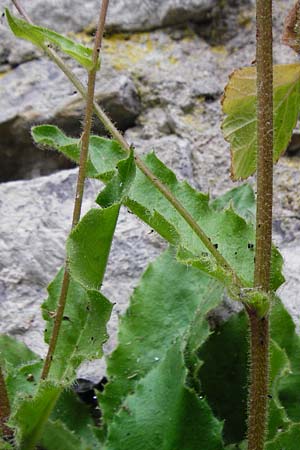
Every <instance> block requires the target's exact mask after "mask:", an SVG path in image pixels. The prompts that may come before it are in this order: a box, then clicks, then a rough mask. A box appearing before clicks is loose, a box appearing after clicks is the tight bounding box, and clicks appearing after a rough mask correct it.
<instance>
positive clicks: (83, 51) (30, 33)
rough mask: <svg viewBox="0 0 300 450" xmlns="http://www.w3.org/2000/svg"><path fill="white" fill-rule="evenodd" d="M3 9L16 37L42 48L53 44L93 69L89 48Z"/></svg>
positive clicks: (91, 53) (84, 65)
mask: <svg viewBox="0 0 300 450" xmlns="http://www.w3.org/2000/svg"><path fill="white" fill-rule="evenodd" d="M5 11H6V18H7V22H8V24H9V26H10V29H11V30H12V32H13V33H14V35H15V36H17V37H18V38H21V39H25V40H27V41H30V42H32V43H33V44H34V45H36V46H37V47H39V48H42V49H43V48H44V47H45V46H47V45H49V44H53V45H54V46H55V47H57V48H59V49H60V50H61V51H62V52H63V53H65V54H67V55H69V56H71V57H72V58H74V59H75V60H76V61H78V62H79V63H80V64H81V65H82V66H83V67H85V68H86V69H88V70H91V69H93V66H94V64H93V58H92V55H93V52H92V50H91V49H90V48H88V47H85V46H84V45H81V44H78V43H77V42H74V41H72V39H69V38H66V37H65V36H62V35H61V34H58V33H56V32H55V31H52V30H49V29H48V28H43V27H38V26H36V25H32V24H30V23H28V22H25V21H24V20H21V19H18V18H17V17H14V16H13V15H11V14H10V12H9V10H8V9H6V10H5Z"/></svg>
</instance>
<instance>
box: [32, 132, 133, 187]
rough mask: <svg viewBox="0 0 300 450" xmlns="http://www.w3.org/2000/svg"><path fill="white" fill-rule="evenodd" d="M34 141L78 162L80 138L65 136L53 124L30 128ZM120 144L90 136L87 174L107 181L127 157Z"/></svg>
mask: <svg viewBox="0 0 300 450" xmlns="http://www.w3.org/2000/svg"><path fill="white" fill-rule="evenodd" d="M31 134H32V137H33V139H34V141H35V142H36V143H37V144H39V145H42V146H47V147H52V148H54V149H56V150H58V151H60V152H61V153H63V154H64V155H65V156H66V157H67V158H69V159H71V160H72V161H74V162H77V163H79V157H80V140H79V139H74V138H70V137H68V136H66V135H65V134H64V133H63V132H62V131H61V130H60V129H59V128H58V127H56V126H54V125H39V126H36V127H33V128H32V129H31ZM127 156H128V155H127V153H126V151H125V150H123V149H122V148H121V147H120V145H119V144H118V143H117V142H116V141H114V140H112V139H105V138H103V137H99V136H91V138H90V145H89V160H88V162H87V176H88V177H92V178H99V179H100V180H102V181H105V182H108V181H109V180H110V179H111V178H112V176H113V175H114V174H115V173H116V166H117V164H118V162H119V161H120V160H122V159H125V158H126V157H127Z"/></svg>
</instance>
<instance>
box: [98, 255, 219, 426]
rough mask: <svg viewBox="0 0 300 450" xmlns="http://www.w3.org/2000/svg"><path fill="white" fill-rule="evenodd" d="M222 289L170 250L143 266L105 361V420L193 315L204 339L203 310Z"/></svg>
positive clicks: (183, 331) (215, 300)
mask: <svg viewBox="0 0 300 450" xmlns="http://www.w3.org/2000/svg"><path fill="white" fill-rule="evenodd" d="M222 292H223V289H222V287H221V286H220V285H219V284H218V283H216V282H215V281H214V280H213V279H211V278H209V277H207V276H206V275H205V274H201V272H199V271H197V270H196V269H193V268H188V267H185V266H183V265H181V264H179V263H178V262H176V260H175V259H174V252H173V251H171V250H169V251H167V252H165V253H164V254H163V255H162V256H160V257H159V258H158V259H157V260H156V261H155V263H153V264H151V265H150V266H149V267H148V269H147V270H146V272H145V274H144V275H143V277H142V279H141V282H140V284H139V286H138V288H137V289H136V290H135V292H134V294H133V295H132V298H131V302H130V306H129V308H128V310H127V311H126V313H125V315H124V317H122V319H121V321H120V327H119V336H118V338H119V345H118V347H117V349H116V350H115V351H114V352H113V353H112V355H111V356H110V357H109V358H108V360H107V373H108V378H109V383H108V385H106V387H105V390H104V393H103V394H102V395H101V398H100V401H101V410H102V412H103V416H104V420H105V423H106V425H107V424H109V423H110V422H111V420H112V417H113V415H114V414H115V413H116V412H117V411H118V410H119V408H120V406H121V404H122V402H123V400H124V399H125V397H127V396H128V394H129V393H130V392H132V391H133V390H134V389H135V386H136V383H137V382H138V381H139V380H140V379H142V378H143V377H145V375H146V374H147V373H148V372H149V371H150V370H152V369H153V367H156V366H157V365H159V363H160V361H162V360H163V359H164V358H165V356H166V352H167V351H168V349H169V348H170V347H171V346H172V345H173V342H174V340H175V339H176V338H178V337H179V338H182V337H183V336H184V335H185V334H186V333H187V332H188V330H189V328H190V326H191V325H192V324H193V322H194V320H195V315H196V314H197V315H198V321H197V325H198V326H199V330H198V333H202V339H204V340H205V339H206V338H207V336H208V334H209V329H208V325H207V322H206V320H205V318H206V314H207V313H208V312H209V311H210V310H211V309H213V308H214V307H216V306H217V305H218V304H219V303H220V301H221V300H222ZM198 336H199V334H198ZM200 344H201V341H199V345H200Z"/></svg>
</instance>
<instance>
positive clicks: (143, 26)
mask: <svg viewBox="0 0 300 450" xmlns="http://www.w3.org/2000/svg"><path fill="white" fill-rule="evenodd" d="M217 4H218V0H181V1H179V0H163V1H161V0H144V1H140V0H115V1H113V2H111V4H110V6H109V11H108V18H107V29H108V30H110V31H114V32H115V31H145V30H151V29H154V28H160V27H163V26H166V25H174V24H180V23H184V22H186V21H189V20H191V21H196V22H198V21H204V20H207V19H208V18H209V16H211V15H212V14H213V11H214V8H215V7H216V6H217ZM22 5H23V6H24V8H25V10H26V11H27V13H28V14H29V16H30V17H31V18H32V20H33V22H34V23H36V24H38V25H41V26H44V27H47V28H52V29H54V30H56V31H57V32H59V33H69V32H70V31H73V32H75V33H76V32H78V31H81V30H83V29H87V28H88V29H93V28H95V23H96V22H95V21H96V17H97V14H98V11H99V8H100V5H101V2H100V1H99V0H86V1H85V2H84V5H83V3H82V2H81V1H80V0H61V1H59V2H58V1H56V0H48V1H47V2H45V1H43V0H24V1H23V2H22ZM2 7H3V8H5V7H8V8H10V9H11V10H12V11H13V12H16V10H15V8H14V7H12V5H11V2H10V1H9V0H4V1H3V2H2ZM0 39H1V49H0V64H1V63H2V64H5V63H8V64H19V63H20V62H22V61H24V60H26V59H31V58H32V57H34V56H36V55H37V54H38V52H37V51H36V50H35V49H34V47H33V46H32V45H30V43H23V44H22V46H19V45H16V42H15V39H14V38H13V37H12V35H11V32H10V31H9V30H8V29H7V26H6V25H5V24H4V20H3V19H2V24H0Z"/></svg>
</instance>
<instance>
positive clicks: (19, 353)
mask: <svg viewBox="0 0 300 450" xmlns="http://www.w3.org/2000/svg"><path fill="white" fill-rule="evenodd" d="M0 359H1V361H3V362H4V367H5V370H6V371H9V370H10V368H13V367H18V366H21V365H22V364H25V363H28V362H31V361H36V360H37V359H39V356H38V355H37V354H36V353H34V352H33V351H32V350H30V349H29V348H28V347H27V346H26V345H25V344H23V343H22V342H19V341H17V340H16V339H14V338H12V337H10V336H6V335H3V334H2V335H0Z"/></svg>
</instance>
